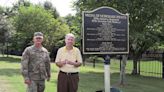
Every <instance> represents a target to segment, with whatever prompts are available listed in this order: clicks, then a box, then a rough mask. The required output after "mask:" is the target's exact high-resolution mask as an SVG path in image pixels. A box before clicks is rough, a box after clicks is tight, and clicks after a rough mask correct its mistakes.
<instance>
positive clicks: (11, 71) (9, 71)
mask: <svg viewBox="0 0 164 92" xmlns="http://www.w3.org/2000/svg"><path fill="white" fill-rule="evenodd" d="M15 75H21V73H20V69H11V68H4V69H3V68H2V69H0V76H8V77H11V76H15Z"/></svg>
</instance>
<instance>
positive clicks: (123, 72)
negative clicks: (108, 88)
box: [120, 55, 127, 85]
mask: <svg viewBox="0 0 164 92" xmlns="http://www.w3.org/2000/svg"><path fill="white" fill-rule="evenodd" d="M126 62H127V56H126V55H123V57H122V62H120V63H121V71H120V85H125V81H126V77H125V74H126V71H125V67H126Z"/></svg>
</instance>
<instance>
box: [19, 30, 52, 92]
mask: <svg viewBox="0 0 164 92" xmlns="http://www.w3.org/2000/svg"><path fill="white" fill-rule="evenodd" d="M33 42H34V45H32V46H29V47H27V48H26V49H25V50H24V52H23V54H22V62H21V72H22V75H23V77H24V83H25V84H27V92H44V89H45V79H47V81H49V79H50V76H51V74H50V58H49V53H48V51H47V49H45V48H44V47H43V46H42V42H43V34H42V33H41V32H35V33H34V37H33Z"/></svg>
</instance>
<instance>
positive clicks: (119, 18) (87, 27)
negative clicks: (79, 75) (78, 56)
mask: <svg viewBox="0 0 164 92" xmlns="http://www.w3.org/2000/svg"><path fill="white" fill-rule="evenodd" d="M82 22H83V53H84V54H103V55H106V57H104V60H105V61H104V70H105V71H104V79H105V80H104V83H105V92H110V70H109V69H110V56H109V55H110V54H128V53H129V30H128V22H129V21H128V15H126V14H122V13H120V12H118V11H117V10H115V9H114V8H111V7H100V8H97V9H95V10H93V11H84V12H83V21H82Z"/></svg>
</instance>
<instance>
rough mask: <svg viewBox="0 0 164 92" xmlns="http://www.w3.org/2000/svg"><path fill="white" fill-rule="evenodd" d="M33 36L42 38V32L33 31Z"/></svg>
mask: <svg viewBox="0 0 164 92" xmlns="http://www.w3.org/2000/svg"><path fill="white" fill-rule="evenodd" d="M34 37H35V38H43V33H42V32H35V33H34Z"/></svg>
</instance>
